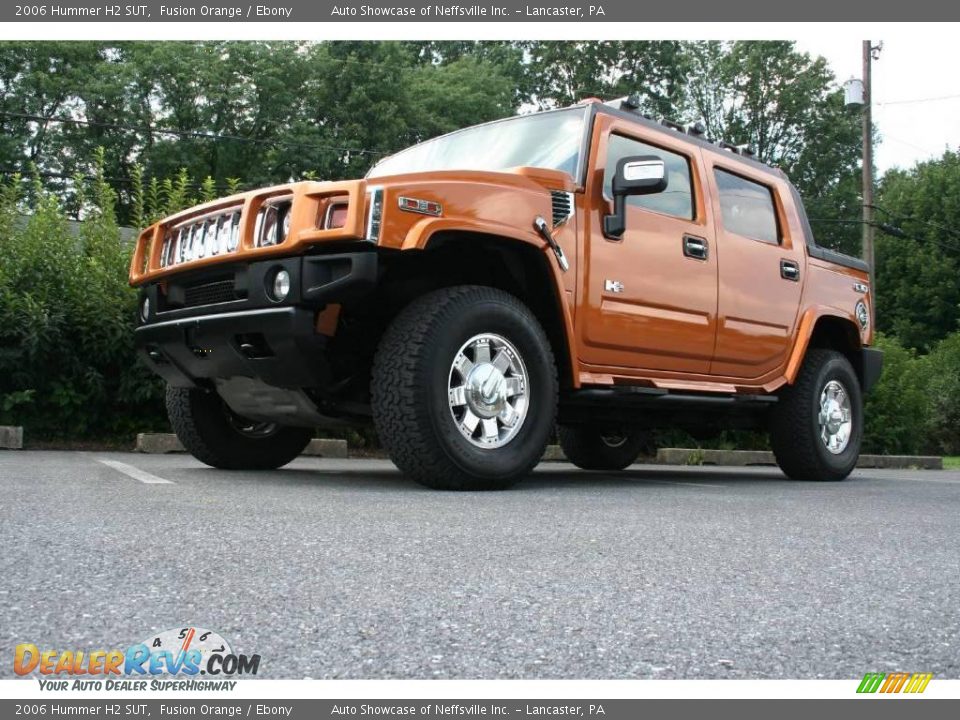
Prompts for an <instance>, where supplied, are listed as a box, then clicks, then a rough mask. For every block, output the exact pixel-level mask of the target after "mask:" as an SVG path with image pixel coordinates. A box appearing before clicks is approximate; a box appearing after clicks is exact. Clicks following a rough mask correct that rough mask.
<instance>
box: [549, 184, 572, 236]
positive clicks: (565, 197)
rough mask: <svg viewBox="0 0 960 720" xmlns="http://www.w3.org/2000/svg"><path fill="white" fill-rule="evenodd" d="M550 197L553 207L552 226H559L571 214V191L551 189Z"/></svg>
mask: <svg viewBox="0 0 960 720" xmlns="http://www.w3.org/2000/svg"><path fill="white" fill-rule="evenodd" d="M550 198H551V205H552V208H553V226H554V227H560V226H561V225H563V224H564V223H565V222H566V221H567V220H569V219H570V216H571V215H573V193H568V192H564V191H562V190H551V191H550Z"/></svg>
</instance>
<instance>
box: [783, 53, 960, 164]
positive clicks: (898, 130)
mask: <svg viewBox="0 0 960 720" xmlns="http://www.w3.org/2000/svg"><path fill="white" fill-rule="evenodd" d="M918 35H919V34H918ZM874 44H876V41H875V43H874ZM797 45H798V47H799V48H800V49H802V50H805V51H806V52H809V53H811V54H816V55H822V56H823V57H825V58H826V59H827V62H829V63H830V66H831V68H832V69H833V72H834V74H835V75H836V76H837V80H838V81H839V82H841V83H842V82H843V81H844V80H846V79H847V78H849V77H850V76H851V75H853V76H855V77H858V78H859V77H861V75H862V74H863V73H862V61H861V57H862V56H861V44H860V42H859V41H857V40H850V41H849V42H842V41H838V40H837V38H835V37H834V38H829V39H824V40H815V39H807V40H799V41H797ZM953 52H954V48H953V47H952V45H950V44H948V43H942V42H938V41H931V39H930V38H926V39H925V40H924V39H921V38H920V37H917V38H909V37H907V38H893V39H891V40H886V41H884V43H883V50H882V51H881V52H880V59H879V60H876V61H874V63H873V100H874V103H873V121H874V123H875V125H876V127H877V130H878V131H879V133H880V138H881V141H880V145H879V146H878V147H877V148H876V150H875V162H876V164H877V168H878V170H879V172H881V173H882V172H884V171H885V170H888V169H889V168H892V167H902V168H908V167H910V166H912V165H914V164H915V163H916V162H918V161H921V160H926V159H929V158H931V157H937V156H940V155H942V154H943V151H944V150H945V149H946V148H947V147H949V148H950V149H952V150H956V149H957V147H958V145H960V73H956V72H955V67H956V62H957V60H956V58H955V57H954V56H953ZM945 96H949V97H948V99H936V100H935V99H933V98H944V97H945ZM915 100H925V101H926V102H912V101H915Z"/></svg>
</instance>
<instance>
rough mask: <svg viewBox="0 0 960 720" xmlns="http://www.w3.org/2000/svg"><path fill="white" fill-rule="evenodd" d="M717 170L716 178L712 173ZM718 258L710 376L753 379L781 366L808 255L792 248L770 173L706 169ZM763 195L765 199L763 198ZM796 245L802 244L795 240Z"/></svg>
mask: <svg viewBox="0 0 960 720" xmlns="http://www.w3.org/2000/svg"><path fill="white" fill-rule="evenodd" d="M717 171H719V175H718V174H717ZM710 172H711V173H712V174H713V177H714V178H716V180H715V181H714V182H711V183H710V193H711V199H712V203H711V205H712V207H713V208H714V214H715V227H716V239H717V256H718V258H719V273H720V283H719V303H718V329H717V347H716V352H715V354H714V358H713V363H712V365H711V368H710V372H711V374H713V375H722V376H726V377H737V378H756V377H760V376H761V375H764V374H766V373H768V372H770V371H772V370H774V369H776V368H778V367H780V366H781V365H783V363H784V362H786V359H787V354H788V352H789V350H790V347H791V339H792V337H793V333H794V329H795V327H796V321H797V311H798V308H799V305H800V293H801V290H802V287H803V279H804V278H803V275H804V273H805V255H804V253H803V250H802V248H800V247H794V242H793V239H794V237H798V236H796V235H794V233H793V232H792V231H791V228H790V227H789V224H788V223H787V222H786V218H787V217H788V215H787V214H786V212H785V207H784V202H792V201H791V200H790V198H789V197H786V199H784V196H785V193H783V192H780V191H779V189H778V185H777V184H776V183H771V178H770V176H769V175H768V174H757V175H755V176H752V177H751V176H748V175H746V174H745V172H747V171H745V170H743V169H742V168H738V169H737V170H736V172H735V173H731V172H729V171H727V170H725V169H724V168H721V167H719V166H716V167H714V168H711V171H710ZM764 193H766V194H764ZM799 242H802V240H800V241H799Z"/></svg>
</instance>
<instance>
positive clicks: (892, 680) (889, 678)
mask: <svg viewBox="0 0 960 720" xmlns="http://www.w3.org/2000/svg"><path fill="white" fill-rule="evenodd" d="M932 678H933V673H905V672H900V673H867V674H866V675H864V676H863V680H861V681H860V687H858V688H857V692H858V693H875V692H881V693H899V692H903V693H922V692H923V691H924V690H926V689H927V684H928V683H929V682H930V680H931V679H932Z"/></svg>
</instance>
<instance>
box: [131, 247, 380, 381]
mask: <svg viewBox="0 0 960 720" xmlns="http://www.w3.org/2000/svg"><path fill="white" fill-rule="evenodd" d="M377 266H378V263H377V255H376V253H375V252H353V253H342V254H336V255H307V256H302V257H293V258H279V259H276V260H267V261H263V262H256V263H249V264H237V265H230V266H224V267H217V268H216V269H214V268H208V269H206V270H201V271H198V272H194V273H184V274H182V275H177V276H176V277H173V278H170V279H168V280H166V281H165V282H163V283H154V284H151V285H148V286H146V287H144V288H143V291H142V298H145V299H148V300H149V307H150V312H149V315H148V317H147V318H146V321H145V322H143V324H142V325H141V326H140V327H138V328H137V330H136V343H137V347H138V349H139V350H140V352H141V354H142V356H143V358H144V359H145V361H146V363H147V365H148V366H149V367H150V368H151V369H152V370H153V371H154V372H156V373H157V374H158V375H160V376H161V377H163V378H164V379H165V380H166V381H167V382H168V383H169V384H171V385H174V386H177V387H192V386H194V385H195V384H196V382H197V381H198V380H216V379H225V378H232V377H249V378H255V379H259V380H261V381H263V382H264V383H266V384H268V385H272V386H275V387H281V388H302V387H318V386H321V385H323V383H324V380H325V377H324V373H325V363H324V362H323V354H324V349H325V346H326V343H327V341H328V338H327V337H326V336H325V335H321V334H318V333H317V332H316V317H317V313H318V312H319V311H320V310H321V309H323V308H324V307H325V306H326V305H327V304H329V303H339V304H343V303H349V302H351V301H352V300H355V299H358V298H360V297H363V296H364V295H365V294H367V293H369V292H370V291H371V290H373V288H374V287H375V286H376V281H377ZM280 269H283V270H286V271H287V272H288V273H289V274H290V292H289V293H288V295H287V297H286V298H285V299H284V300H283V301H279V302H278V301H275V300H273V299H272V298H271V296H270V294H269V290H268V288H269V285H270V284H272V279H273V277H274V275H275V274H276V272H277V271H278V270H280ZM141 306H142V300H141Z"/></svg>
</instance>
